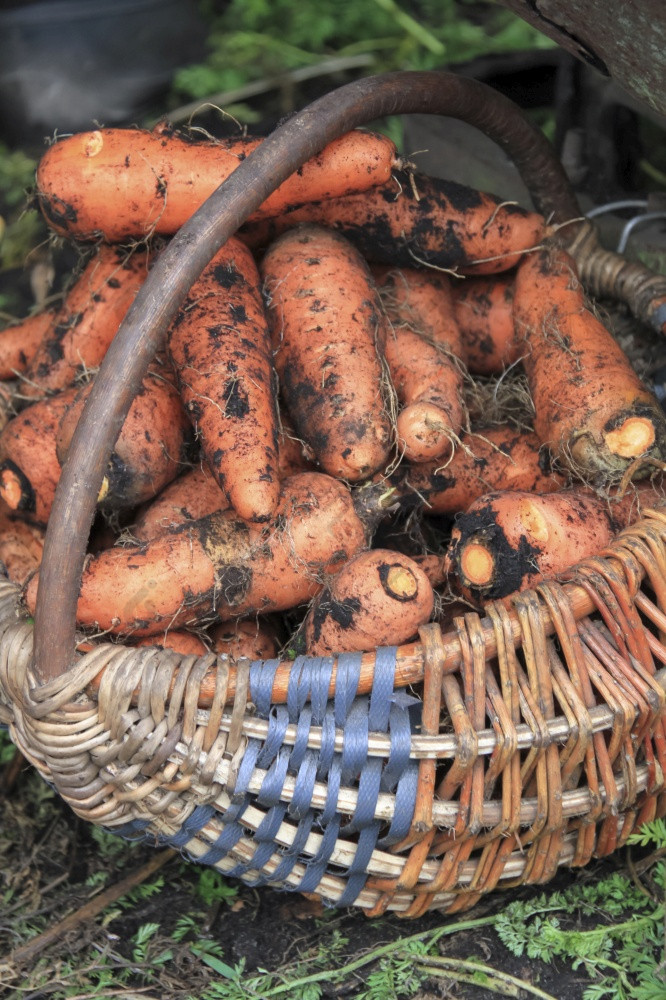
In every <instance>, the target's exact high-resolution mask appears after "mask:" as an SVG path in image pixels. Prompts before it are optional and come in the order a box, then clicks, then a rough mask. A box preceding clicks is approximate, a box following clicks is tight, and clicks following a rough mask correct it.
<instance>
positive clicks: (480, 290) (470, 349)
mask: <svg viewBox="0 0 666 1000" xmlns="http://www.w3.org/2000/svg"><path fill="white" fill-rule="evenodd" d="M451 292H452V295H453V306H454V309H455V316H456V320H457V322H458V326H459V328H460V336H461V340H462V359H463V361H464V362H465V365H466V366H467V369H468V371H469V372H470V373H471V374H472V375H498V374H500V373H501V372H503V371H504V370H505V368H508V367H509V366H510V365H512V364H514V362H516V361H518V359H519V358H520V356H521V345H520V344H519V343H518V341H517V339H516V328H515V325H514V321H513V296H514V276H513V274H500V275H497V276H496V277H493V278H485V277H481V278H466V279H465V280H464V281H454V282H452V284H451Z"/></svg>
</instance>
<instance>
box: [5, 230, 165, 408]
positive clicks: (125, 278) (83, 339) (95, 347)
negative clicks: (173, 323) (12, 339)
mask: <svg viewBox="0 0 666 1000" xmlns="http://www.w3.org/2000/svg"><path fill="white" fill-rule="evenodd" d="M149 259H150V258H149V255H148V254H146V253H132V254H129V253H128V252H127V250H126V249H119V248H115V247H108V246H101V247H100V248H99V249H98V250H97V251H96V252H95V253H94V255H93V256H92V257H91V259H90V260H89V261H88V263H87V265H86V267H85V268H84V270H83V272H82V274H81V276H80V277H79V278H78V280H77V281H76V282H75V283H74V284H73V285H72V287H71V289H70V290H69V292H68V293H67V295H66V297H65V300H64V302H63V304H62V306H61V307H60V308H59V309H58V310H57V311H56V312H55V315H54V316H53V322H52V323H51V324H50V325H49V327H48V329H47V330H46V331H45V335H44V336H43V338H42V340H41V342H40V343H39V346H38V347H37V349H36V351H34V353H33V355H32V358H31V360H30V363H29V365H28V366H27V370H26V383H25V386H24V387H23V389H22V392H23V394H24V395H26V396H28V397H32V398H39V397H41V396H43V395H45V394H47V393H53V392H58V391H59V390H61V389H65V388H67V387H68V386H69V385H72V384H73V383H74V381H75V380H76V378H77V377H78V376H79V375H81V374H86V373H87V372H89V371H90V369H95V368H97V367H98V366H99V365H100V364H101V362H102V361H103V359H104V355H105V354H106V352H107V350H108V347H109V344H110V343H111V341H112V340H113V337H114V336H115V334H116V332H117V330H118V327H119V326H120V324H121V322H122V320H123V319H124V317H125V314H126V312H127V310H128V309H129V307H130V306H131V304H132V302H133V301H134V298H135V297H136V294H137V292H138V291H139V289H140V288H141V285H142V284H143V282H144V280H145V277H146V274H147V271H148V265H149Z"/></svg>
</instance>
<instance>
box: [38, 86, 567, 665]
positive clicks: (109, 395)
mask: <svg viewBox="0 0 666 1000" xmlns="http://www.w3.org/2000/svg"><path fill="white" fill-rule="evenodd" d="M407 113H418V114H439V115H446V116H448V117H451V118H458V119H460V120H462V121H465V122H467V123H469V124H470V125H473V126H475V127H476V128H478V129H480V130H481V131H482V132H483V133H484V134H485V135H487V136H488V137H489V138H491V139H493V140H494V141H495V142H496V143H497V144H498V145H499V146H500V147H501V148H502V149H504V151H505V152H506V153H507V154H508V156H509V157H510V158H511V159H512V160H513V162H514V164H515V165H516V167H517V168H518V171H519V173H520V175H521V177H522V179H523V181H524V182H525V184H526V186H527V188H528V190H529V192H530V194H531V196H532V199H533V201H534V204H535V206H536V208H537V210H538V211H540V212H541V213H542V214H544V215H545V216H547V217H550V218H551V219H552V220H553V221H554V222H556V223H558V222H566V221H569V220H574V219H577V218H579V217H580V210H579V207H578V203H577V200H576V196H575V194H574V192H573V190H572V188H571V185H570V184H569V181H568V179H567V177H566V174H565V173H564V170H563V169H562V166H561V165H560V163H559V161H558V160H557V158H556V156H555V154H554V152H553V149H552V147H551V146H550V144H549V143H548V141H547V140H546V139H545V137H544V136H543V134H542V133H541V132H540V131H539V130H538V129H537V128H536V127H535V126H534V125H532V124H531V122H529V121H528V119H527V118H525V117H524V116H523V114H522V112H521V111H520V109H519V108H518V107H517V106H516V105H515V104H513V102H511V101H510V100H509V99H508V98H506V97H504V96H503V95H502V94H499V93H497V92H496V91H494V90H492V89H491V88H490V87H488V86H486V85H485V84H483V83H481V82H479V81H478V80H471V79H468V78H465V77H457V76H455V75H454V74H451V73H446V72H442V71H432V72H402V73H387V74H385V75H382V76H374V77H366V78H364V79H362V80H357V81H355V82H354V83H350V84H347V85H346V86H344V87H340V88H338V89H337V90H334V91H332V92H331V93H329V94H326V95H325V96H324V97H322V98H320V99H319V100H317V101H314V102H313V103H312V104H310V105H308V107H306V108H305V109H304V110H303V111H301V112H299V113H298V114H296V115H294V116H293V117H291V118H290V119H288V121H286V122H285V123H284V124H283V125H281V126H280V127H279V128H277V129H276V130H275V132H273V133H272V134H271V135H270V136H268V138H266V139H265V140H264V141H263V142H262V143H261V145H260V146H259V147H258V148H257V149H256V150H254V151H253V152H252V153H251V154H250V155H249V156H248V157H247V159H245V160H244V161H243V162H242V163H240V164H239V166H238V168H237V169H236V170H235V171H234V173H233V174H232V175H231V176H230V177H229V178H228V179H227V180H226V181H225V182H224V183H223V184H221V185H220V187H219V188H217V190H216V191H214V192H213V194H212V195H211V196H210V197H209V198H208V199H207V201H206V202H205V203H204V204H203V205H202V206H201V208H200V209H199V210H198V211H197V212H196V213H195V214H194V215H193V216H192V217H191V219H189V221H188V222H187V223H186V224H185V225H184V226H183V227H182V228H181V229H180V230H179V231H178V233H177V234H176V235H175V236H174V237H173V239H172V240H171V242H170V244H169V245H168V246H167V248H166V249H165V250H164V252H163V253H162V254H161V255H160V257H159V259H158V260H157V262H156V264H155V266H154V267H153V269H152V270H151V271H150V273H149V274H148V277H147V278H146V281H145V283H144V285H143V287H142V288H141V290H140V292H139V294H138V295H137V298H136V300H135V302H134V304H133V306H132V307H131V309H130V310H129V312H128V314H127V316H126V318H125V320H124V321H123V323H122V325H121V327H120V329H119V330H118V333H117V334H116V336H115V338H114V340H113V342H112V344H111V346H110V348H109V350H108V352H107V355H106V358H105V359H104V361H103V363H102V365H101V367H100V370H99V373H98V374H97V376H96V378H95V380H94V383H93V388H92V391H91V393H90V396H89V397H88V401H87V403H86V406H85V408H84V410H83V413H82V416H81V419H80V420H79V423H78V426H77V428H76V432H75V434H74V437H73V439H72V442H71V445H70V448H69V453H68V456H67V460H66V462H65V465H64V467H63V470H62V474H61V477H60V482H59V484H58V488H57V490H56V495H55V500H54V503H53V507H52V511H51V516H50V519H49V524H48V528H47V532H46V540H45V545H44V556H43V562H42V568H41V573H40V582H39V591H38V594H37V608H36V613H35V646H34V650H35V652H34V656H35V664H34V666H35V673H36V677H37V680H38V681H40V682H46V681H47V680H50V679H52V678H55V677H58V676H60V675H61V674H63V673H64V672H65V671H66V670H67V669H68V668H69V666H70V665H71V664H72V661H73V657H74V634H75V618H76V604H77V599H78V593H79V588H80V585H81V576H82V572H83V563H84V558H85V551H86V545H87V539H88V535H89V533H90V526H91V524H92V519H93V516H94V513H95V505H96V500H97V496H98V493H99V489H100V486H101V483H102V479H103V476H104V471H105V469H106V465H107V462H108V460H109V457H110V455H111V452H112V450H113V446H114V444H115V441H116V438H117V437H118V435H119V433H120V429H121V427H122V424H123V422H124V420H125V416H126V415H127V412H128V410H129V408H130V405H131V403H132V400H133V399H134V396H135V395H136V393H137V391H138V389H139V386H140V384H141V381H142V379H143V377H144V375H145V373H146V371H147V369H148V365H149V364H150V361H151V360H152V358H153V357H154V355H155V353H156V351H157V350H158V348H159V347H160V345H161V343H162V341H163V340H164V337H165V336H166V331H167V329H168V327H169V325H170V323H171V321H172V320H173V318H174V316H175V314H176V312H177V310H178V308H179V306H180V305H181V303H182V302H183V300H184V298H185V296H186V294H187V292H188V290H189V288H190V286H191V285H192V284H193V282H194V281H195V280H196V279H197V278H198V276H199V275H200V274H201V272H202V271H203V269H204V267H205V266H206V264H207V263H208V261H209V260H210V259H211V258H212V257H213V256H214V254H215V253H216V252H217V251H218V249H219V248H220V247H221V246H222V245H223V244H224V243H225V242H226V240H227V239H228V238H229V236H231V235H232V234H233V233H235V231H236V230H237V229H238V227H239V226H240V225H242V223H243V222H245V220H246V219H247V218H248V216H249V215H250V214H251V213H252V212H254V211H255V210H256V209H257V208H258V207H259V205H260V204H261V203H262V202H263V201H265V199H266V198H267V197H268V196H269V195H270V194H271V192H272V191H273V190H274V189H275V188H276V187H278V185H279V184H281V183H282V182H283V181H284V180H286V178H287V177H289V175H290V174H292V173H293V172H294V171H295V170H297V169H298V168H299V167H300V166H302V165H303V163H305V162H306V161H307V160H308V159H310V158H311V157H312V156H314V155H316V154H317V153H318V152H320V151H321V150H322V149H323V148H324V146H326V145H327V144H328V143H329V142H331V141H332V140H333V139H335V138H337V137H338V136H340V135H342V134H344V133H345V132H348V131H349V130H350V129H353V128H356V127H357V126H359V125H363V124H367V123H368V122H371V121H373V120H374V119H376V118H381V117H383V116H385V115H395V114H407Z"/></svg>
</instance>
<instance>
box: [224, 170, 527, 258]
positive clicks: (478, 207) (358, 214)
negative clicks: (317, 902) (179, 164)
mask: <svg viewBox="0 0 666 1000" xmlns="http://www.w3.org/2000/svg"><path fill="white" fill-rule="evenodd" d="M415 188H416V192H417V193H418V197H417V194H415V191H414V189H413V188H412V184H411V178H410V175H409V174H407V173H404V172H403V173H397V174H394V179H393V180H391V181H390V182H389V183H384V184H380V185H379V186H377V187H375V188H372V189H371V190H369V191H366V192H364V193H363V194H354V195H347V196H344V197H340V198H331V199H329V200H327V201H324V202H318V203H317V202H314V200H313V201H312V203H309V204H307V205H304V206H303V207H299V208H296V209H294V210H292V211H289V212H285V213H284V214H283V215H281V216H279V217H278V218H275V219H270V220H268V221H264V222H259V223H256V224H252V223H250V224H248V225H245V226H243V227H242V228H241V230H240V231H239V233H238V236H239V238H240V239H242V240H243V241H244V242H246V243H247V244H248V246H250V247H252V249H255V250H259V249H263V248H264V247H266V246H268V245H269V244H270V243H271V241H272V240H274V239H275V238H276V237H277V236H279V235H280V234H281V233H283V232H284V231H285V230H287V229H292V228H293V227H294V226H298V225H302V224H303V223H317V224H319V225H322V226H330V227H332V228H334V229H337V230H338V231H339V232H341V233H342V234H343V235H344V236H346V237H347V238H348V239H349V240H351V241H352V243H353V244H354V245H355V246H356V247H357V248H358V250H359V251H360V252H361V254H362V255H363V257H365V258H366V260H369V261H374V262H375V263H379V264H391V265H393V266H395V267H416V266H418V264H419V263H420V264H422V265H424V266H428V265H429V266H431V267H439V268H450V269H452V270H456V271H459V272H460V273H461V274H495V273H496V272H498V271H506V270H508V269H509V268H510V267H513V266H514V265H515V264H516V262H517V261H518V259H519V257H520V255H521V254H522V253H523V252H524V251H525V250H528V249H530V248H531V247H533V246H535V245H537V244H538V243H539V242H540V240H541V239H542V238H543V236H544V235H545V233H546V226H545V223H544V220H543V218H542V217H541V216H540V215H536V214H535V213H534V212H527V211H525V209H522V208H519V207H518V206H517V205H514V204H512V203H510V202H506V203H502V202H500V199H499V198H496V197H495V196H494V195H489V194H482V193H480V192H479V191H474V190H473V189H472V188H468V187H465V186H463V185H461V184H455V183H453V182H452V181H443V180H439V179H438V178H434V177H427V176H425V175H422V174H416V175H415Z"/></svg>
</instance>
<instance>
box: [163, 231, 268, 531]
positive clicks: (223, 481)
mask: <svg viewBox="0 0 666 1000" xmlns="http://www.w3.org/2000/svg"><path fill="white" fill-rule="evenodd" d="M260 283H261V282H260V278H259V273H258V271H257V267H256V265H255V263H254V260H253V258H252V254H251V253H250V251H249V250H248V249H247V247H245V246H243V244H242V243H239V242H238V241H237V240H234V239H233V238H232V239H230V240H228V241H227V243H225V245H224V246H223V247H222V249H221V250H220V251H219V252H218V253H217V254H216V255H215V257H213V259H212V261H211V262H210V264H208V266H207V267H206V268H205V269H204V271H203V273H202V275H201V277H200V278H199V279H198V280H197V281H196V282H195V283H194V285H192V288H191V289H190V291H189V293H188V296H187V299H186V300H185V303H184V305H183V307H182V308H181V310H180V311H179V313H178V316H177V317H176V320H175V322H174V323H173V325H172V327H171V330H170V332H169V353H170V356H171V359H172V361H173V365H174V368H175V370H176V373H177V376H178V385H179V387H180V393H181V397H182V399H183V403H184V404H185V409H186V411H187V413H188V415H189V418H190V421H191V422H192V424H193V425H194V427H195V428H196V431H197V435H198V437H199V439H200V441H201V447H202V450H203V453H204V456H205V457H206V460H207V462H208V465H209V466H210V468H211V470H212V472H213V474H214V476H215V478H216V479H217V482H218V484H219V486H220V489H221V490H223V491H224V493H225V494H226V496H227V499H228V500H229V503H230V504H231V506H232V507H233V508H234V510H235V511H236V512H237V513H238V514H239V515H240V516H241V517H242V518H245V520H248V521H268V520H270V518H271V517H272V515H273V514H274V513H275V508H276V506H277V501H278V495H279V490H280V484H279V475H278V457H277V447H278V442H277V427H278V418H277V404H276V396H275V378H274V371H273V365H272V357H271V337H270V331H269V328H268V321H267V319H266V315H265V312H264V306H263V302H262V299H261V291H260Z"/></svg>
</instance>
